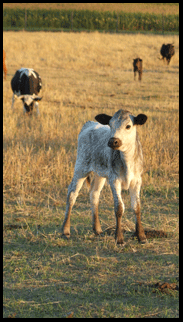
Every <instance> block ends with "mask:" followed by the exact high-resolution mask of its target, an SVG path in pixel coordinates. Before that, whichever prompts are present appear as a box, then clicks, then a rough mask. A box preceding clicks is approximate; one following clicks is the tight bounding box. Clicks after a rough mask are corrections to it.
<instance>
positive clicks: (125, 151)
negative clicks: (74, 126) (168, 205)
mask: <svg viewBox="0 0 183 322" xmlns="http://www.w3.org/2000/svg"><path fill="white" fill-rule="evenodd" d="M95 119H96V120H97V122H92V121H89V122H87V123H85V124H84V126H83V128H82V130H81V132H80V134H79V137H78V150H77V160H76V164H75V169H74V176H73V179H72V182H71V184H70V185H69V187H68V194H67V204H66V213H65V220H64V222H63V226H62V232H63V235H62V236H63V237H65V238H69V237H70V216H71V210H72V207H73V205H74V203H75V201H76V198H77V196H78V193H79V190H80V189H81V187H82V185H83V182H84V181H85V179H87V181H88V183H90V173H91V172H93V173H94V179H93V181H92V183H91V189H90V201H91V210H92V214H93V230H94V232H95V234H96V235H98V234H100V233H101V232H102V230H101V226H100V221H99V217H98V203H99V196H100V191H101V190H102V188H103V186H104V183H105V181H106V179H107V180H108V182H109V184H110V187H111V190H112V193H113V198H114V208H115V216H116V242H117V244H123V243H124V239H123V233H122V227H121V217H122V215H123V213H124V203H123V201H122V198H121V189H122V188H123V189H125V190H127V189H129V191H130V196H131V206H132V209H133V210H134V213H135V216H136V234H137V238H138V240H139V242H142V243H143V242H145V241H146V236H145V233H144V229H143V227H142V223H141V212H140V188H141V181H142V180H141V174H142V170H143V156H142V148H141V144H140V141H139V138H138V135H137V126H138V125H142V124H144V123H145V122H146V120H147V116H146V115H144V114H139V115H137V116H134V115H132V114H131V113H130V112H129V111H126V110H119V111H118V112H116V113H115V114H114V115H113V116H109V115H106V114H99V115H97V116H96V117H95Z"/></svg>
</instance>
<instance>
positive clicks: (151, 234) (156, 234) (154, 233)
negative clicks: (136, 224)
mask: <svg viewBox="0 0 183 322" xmlns="http://www.w3.org/2000/svg"><path fill="white" fill-rule="evenodd" d="M115 229H116V227H115V226H112V227H108V228H107V229H105V230H104V232H103V233H107V234H108V235H113V234H115ZM131 231H132V229H131V227H127V229H126V227H125V229H123V233H125V232H131ZM144 232H145V235H146V238H147V239H152V238H167V237H168V235H167V233H166V232H165V231H163V230H148V229H144ZM136 236H137V235H136V232H134V233H132V238H134V237H136Z"/></svg>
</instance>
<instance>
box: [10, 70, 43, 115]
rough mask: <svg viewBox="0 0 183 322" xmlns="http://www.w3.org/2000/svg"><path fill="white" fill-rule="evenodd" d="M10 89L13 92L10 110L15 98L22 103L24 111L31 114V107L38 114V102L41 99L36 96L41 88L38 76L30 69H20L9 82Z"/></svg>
mask: <svg viewBox="0 0 183 322" xmlns="http://www.w3.org/2000/svg"><path fill="white" fill-rule="evenodd" d="M11 88H12V91H13V97H12V106H11V107H12V108H13V104H14V101H15V97H18V98H19V99H21V100H22V102H23V108H24V111H25V112H27V113H30V114H31V113H32V110H33V105H34V102H35V107H36V109H37V113H38V114H39V109H38V102H39V101H40V100H41V99H42V97H40V96H38V95H37V94H38V93H39V91H40V90H41V88H42V84H41V77H40V76H39V74H38V73H37V72H36V71H35V70H33V69H31V68H20V69H19V70H17V71H16V73H15V75H14V76H13V78H12V80H11Z"/></svg>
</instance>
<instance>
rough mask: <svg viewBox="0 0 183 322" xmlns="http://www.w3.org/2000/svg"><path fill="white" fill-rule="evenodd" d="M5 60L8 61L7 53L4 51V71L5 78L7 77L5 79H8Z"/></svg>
mask: <svg viewBox="0 0 183 322" xmlns="http://www.w3.org/2000/svg"><path fill="white" fill-rule="evenodd" d="M5 59H6V53H5V51H4V49H3V70H4V75H5V76H4V77H5V79H6V75H7V68H6V62H5Z"/></svg>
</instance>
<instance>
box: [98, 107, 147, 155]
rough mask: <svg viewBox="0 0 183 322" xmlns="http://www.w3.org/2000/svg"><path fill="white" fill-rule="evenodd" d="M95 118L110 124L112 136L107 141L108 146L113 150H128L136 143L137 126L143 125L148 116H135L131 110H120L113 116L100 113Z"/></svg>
mask: <svg viewBox="0 0 183 322" xmlns="http://www.w3.org/2000/svg"><path fill="white" fill-rule="evenodd" d="M95 119H96V120H97V122H99V123H101V124H103V125H109V126H110V129H111V137H110V139H109V141H108V142H107V144H108V146H109V147H110V148H111V149H113V150H121V151H127V150H129V149H131V147H132V145H133V144H135V141H136V126H137V125H143V124H144V123H145V122H146V120H147V116H146V115H145V114H139V115H137V116H134V115H132V114H131V113H130V112H129V111H126V110H119V111H118V112H116V113H115V114H114V115H113V116H109V115H106V114H99V115H97V116H95Z"/></svg>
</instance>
